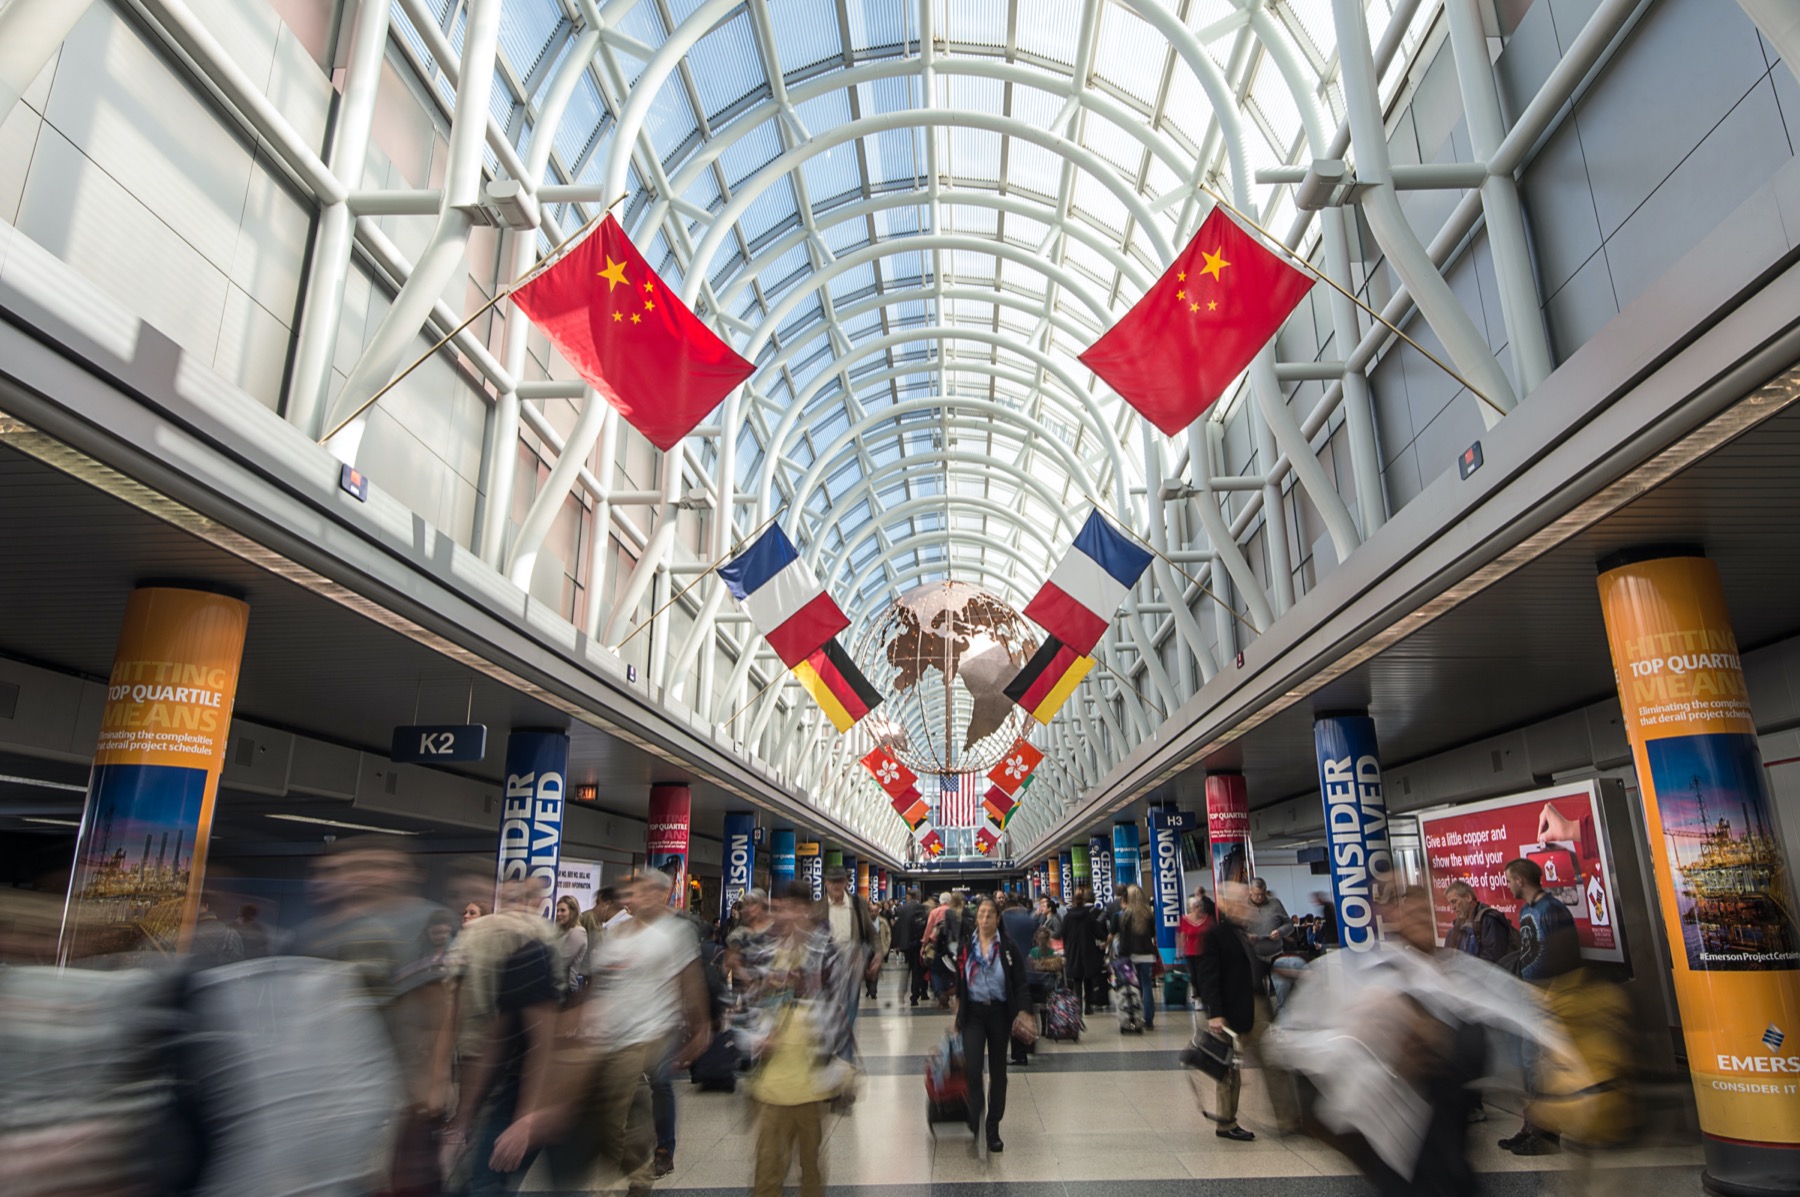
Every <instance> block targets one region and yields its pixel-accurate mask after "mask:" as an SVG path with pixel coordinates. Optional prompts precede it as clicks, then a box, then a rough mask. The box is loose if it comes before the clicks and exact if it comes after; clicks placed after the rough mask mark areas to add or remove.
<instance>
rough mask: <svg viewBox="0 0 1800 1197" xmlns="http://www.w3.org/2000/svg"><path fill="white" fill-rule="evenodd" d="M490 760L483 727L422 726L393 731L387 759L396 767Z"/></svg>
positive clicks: (464, 724)
mask: <svg viewBox="0 0 1800 1197" xmlns="http://www.w3.org/2000/svg"><path fill="white" fill-rule="evenodd" d="M486 756H487V725H486V724H484V723H421V724H415V725H413V726H410V727H396V728H395V729H394V743H393V746H392V751H390V752H389V753H388V759H389V760H391V761H393V762H394V763H395V764H397V765H438V764H449V763H453V762H457V761H462V762H473V761H479V760H482V759H483V758H485V757H486Z"/></svg>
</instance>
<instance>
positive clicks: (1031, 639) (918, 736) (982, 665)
mask: <svg viewBox="0 0 1800 1197" xmlns="http://www.w3.org/2000/svg"><path fill="white" fill-rule="evenodd" d="M1037 647H1038V641H1037V635H1036V633H1035V632H1034V631H1033V630H1032V628H1031V625H1030V624H1028V623H1026V622H1025V619H1024V617H1023V616H1021V615H1020V614H1019V613H1018V612H1017V611H1014V610H1013V609H1012V607H1011V606H1009V605H1008V604H1007V603H1006V602H1005V601H1003V600H1001V599H999V598H996V597H995V596H994V595H992V594H989V593H988V592H987V591H985V590H982V589H981V588H979V587H977V586H971V585H969V584H968V583H967V582H952V581H945V582H932V583H929V584H927V585H925V586H920V587H917V588H916V589H913V590H910V591H908V592H907V593H906V594H903V595H901V596H900V597H899V598H897V599H895V600H893V602H891V603H890V604H888V606H887V608H886V609H885V610H884V611H882V612H881V613H880V614H878V615H877V616H876V618H875V619H874V620H873V621H871V623H870V624H869V625H868V626H867V627H866V628H865V630H864V632H863V634H862V635H861V636H859V637H858V638H857V642H856V646H855V649H854V655H855V657H856V661H857V665H858V666H859V667H860V668H861V669H862V671H863V673H864V674H865V675H866V676H867V677H868V679H869V680H870V681H871V682H873V683H874V684H875V685H876V687H877V688H879V689H880V690H881V691H882V693H883V694H885V695H886V696H887V701H886V702H884V703H883V704H882V705H881V706H880V707H879V708H877V709H876V711H875V713H874V714H873V715H871V716H870V718H869V721H868V727H869V730H870V731H872V732H873V733H874V735H875V739H876V740H877V742H879V743H881V744H884V745H886V746H887V747H888V748H889V749H891V750H892V751H893V753H894V755H895V756H897V757H899V758H900V760H902V761H903V762H905V763H906V765H907V767H908V768H910V769H912V770H913V772H915V773H920V774H929V773H939V774H942V773H973V772H983V773H985V772H986V771H987V770H989V769H991V768H993V767H994V766H995V765H996V764H998V763H999V762H1000V758H1001V756H1002V755H1003V754H1004V753H1005V752H1006V750H1007V749H1009V748H1011V747H1012V746H1013V743H1014V741H1015V740H1016V739H1017V738H1018V736H1019V734H1020V732H1021V730H1022V729H1023V727H1024V721H1025V719H1026V715H1025V713H1024V712H1023V711H1021V710H1020V709H1019V708H1018V707H1017V706H1016V705H1015V704H1014V703H1013V701H1012V700H1011V699H1009V698H1007V697H1006V694H1005V689H1006V685H1007V683H1008V682H1010V681H1012V679H1013V675H1014V674H1016V673H1018V671H1019V668H1020V667H1021V666H1022V665H1024V664H1025V663H1026V662H1027V661H1029V660H1030V659H1031V654H1032V653H1034V652H1036V651H1037Z"/></svg>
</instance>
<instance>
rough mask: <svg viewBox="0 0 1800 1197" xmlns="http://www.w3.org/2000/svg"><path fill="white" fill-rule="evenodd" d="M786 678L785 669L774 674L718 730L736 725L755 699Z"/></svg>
mask: <svg viewBox="0 0 1800 1197" xmlns="http://www.w3.org/2000/svg"><path fill="white" fill-rule="evenodd" d="M787 677H788V670H787V669H785V668H783V669H781V670H779V671H778V672H777V673H776V674H775V676H774V677H772V678H770V679H769V681H768V684H766V685H765V686H763V688H762V689H760V690H758V691H757V692H756V693H755V694H752V695H751V696H750V701H749V702H747V703H745V704H744V705H743V706H741V707H739V708H738V709H737V714H736V715H733V716H732V717H731V718H729V719H727V720H726V721H725V722H723V723H721V724H719V730H720V731H724V730H725V729H726V728H728V727H730V726H731V725H732V724H734V723H736V722H737V721H738V716H739V715H742V714H743V713H744V712H745V711H747V710H749V709H750V708H751V707H753V706H755V705H756V700H757V699H759V698H761V697H762V696H763V695H765V694H767V693H768V692H769V691H770V690H771V689H773V688H774V687H775V685H776V683H777V682H781V681H785V680H786V679H787Z"/></svg>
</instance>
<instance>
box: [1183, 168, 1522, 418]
mask: <svg viewBox="0 0 1800 1197" xmlns="http://www.w3.org/2000/svg"><path fill="white" fill-rule="evenodd" d="M1194 186H1195V189H1196V190H1198V191H1204V192H1205V193H1206V194H1207V195H1209V196H1211V197H1212V200H1213V202H1214V203H1216V204H1218V205H1219V207H1221V208H1223V209H1225V210H1226V211H1227V212H1229V213H1231V214H1232V215H1233V216H1235V217H1237V218H1238V219H1239V220H1241V221H1243V222H1244V223H1245V224H1247V225H1249V226H1250V227H1251V228H1253V229H1255V230H1256V231H1257V232H1259V233H1261V234H1262V235H1263V237H1264V238H1265V239H1266V240H1267V241H1268V242H1269V244H1271V245H1273V246H1274V247H1275V248H1276V249H1278V250H1280V251H1281V252H1282V254H1284V255H1285V256H1287V257H1289V258H1292V259H1293V260H1294V261H1295V262H1296V263H1297V264H1299V265H1300V266H1301V267H1303V268H1304V269H1305V270H1306V272H1307V273H1308V274H1311V275H1313V276H1314V277H1316V278H1317V279H1318V280H1319V281H1320V282H1322V283H1324V284H1325V285H1326V286H1327V287H1330V288H1331V289H1332V290H1333V291H1336V292H1337V293H1338V294H1339V295H1342V296H1343V297H1344V298H1345V299H1348V300H1349V301H1350V302H1351V303H1353V304H1355V305H1356V306H1357V307H1359V308H1361V309H1362V310H1363V311H1365V312H1367V313H1368V314H1369V318H1370V319H1371V320H1373V321H1375V323H1377V324H1379V325H1381V326H1382V327H1383V328H1385V329H1387V330H1388V331H1389V332H1391V333H1393V334H1394V335H1395V336H1396V337H1399V338H1400V339H1401V340H1402V341H1405V342H1406V343H1407V344H1408V345H1411V346H1412V347H1413V348H1414V349H1417V350H1418V351H1419V352H1420V353H1422V354H1424V355H1425V358H1426V360H1427V361H1429V362H1430V363H1431V364H1432V365H1434V366H1436V367H1437V368H1438V369H1440V370H1442V371H1443V372H1444V373H1446V374H1448V375H1449V376H1450V377H1451V378H1454V379H1455V380H1456V381H1457V382H1459V383H1461V384H1462V385H1463V386H1464V387H1467V388H1468V391H1469V394H1471V395H1473V396H1475V397H1476V398H1477V399H1479V400H1481V401H1482V402H1483V403H1485V404H1487V405H1488V406H1489V407H1491V408H1493V409H1494V410H1495V411H1497V412H1499V413H1500V414H1501V415H1505V414H1506V409H1505V408H1504V407H1501V406H1500V405H1499V404H1498V403H1495V402H1494V401H1493V400H1492V399H1489V398H1488V397H1487V396H1486V395H1484V394H1482V392H1481V390H1480V388H1478V387H1476V385H1475V384H1474V383H1472V382H1470V381H1469V380H1468V379H1466V378H1464V377H1463V376H1462V375H1461V374H1458V373H1457V372H1456V371H1455V370H1452V369H1451V368H1450V367H1449V366H1447V365H1445V364H1444V361H1443V359H1442V358H1440V357H1438V355H1437V354H1435V353H1433V352H1431V350H1429V349H1427V348H1425V346H1423V345H1421V344H1419V343H1418V342H1417V341H1415V340H1413V339H1412V338H1411V337H1409V336H1407V335H1406V333H1404V332H1403V331H1401V329H1400V328H1399V327H1398V326H1397V325H1395V324H1394V323H1393V322H1392V321H1390V320H1388V319H1387V318H1386V317H1384V316H1383V315H1382V314H1381V313H1380V312H1378V311H1376V310H1375V309H1374V308H1372V307H1370V306H1369V305H1368V304H1366V303H1364V302H1363V301H1362V300H1360V299H1358V298H1357V297H1356V295H1355V294H1354V293H1353V292H1351V291H1349V290H1347V289H1346V288H1345V287H1344V286H1343V285H1342V284H1340V283H1339V282H1338V281H1337V280H1336V279H1334V278H1332V277H1331V276H1330V275H1328V274H1326V273H1325V272H1324V271H1323V270H1320V269H1319V268H1318V267H1317V266H1314V265H1313V264H1312V263H1311V262H1309V261H1307V260H1306V258H1304V257H1303V256H1301V255H1300V254H1299V253H1297V252H1296V251H1294V250H1291V249H1289V248H1288V247H1287V245H1286V244H1284V243H1283V242H1282V240H1281V238H1279V237H1277V236H1276V235H1275V234H1274V233H1272V232H1270V231H1269V230H1268V229H1267V228H1265V227H1263V225H1262V224H1261V223H1260V222H1258V221H1257V220H1256V218H1255V217H1253V216H1250V215H1248V214H1247V213H1245V212H1244V211H1243V210H1241V209H1240V208H1238V207H1237V206H1236V205H1234V204H1233V203H1232V202H1231V201H1230V200H1228V199H1226V198H1225V197H1224V196H1222V195H1220V194H1219V193H1218V192H1216V191H1214V190H1213V189H1212V188H1211V187H1208V186H1207V185H1206V184H1205V183H1196V184H1195V185H1194Z"/></svg>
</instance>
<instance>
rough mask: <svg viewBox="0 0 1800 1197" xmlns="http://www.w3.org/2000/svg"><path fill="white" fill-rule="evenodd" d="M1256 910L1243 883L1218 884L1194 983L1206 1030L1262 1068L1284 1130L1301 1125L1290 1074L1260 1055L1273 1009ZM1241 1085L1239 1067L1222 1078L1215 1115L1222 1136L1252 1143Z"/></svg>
mask: <svg viewBox="0 0 1800 1197" xmlns="http://www.w3.org/2000/svg"><path fill="white" fill-rule="evenodd" d="M1128 909H1129V907H1128ZM1253 913H1254V908H1253V905H1252V902H1251V900H1250V897H1249V895H1248V894H1247V893H1246V892H1245V888H1244V886H1243V885H1242V884H1239V883H1237V882H1231V883H1228V884H1226V885H1222V886H1220V887H1219V901H1218V917H1216V918H1214V919H1213V922H1212V926H1211V927H1210V928H1208V930H1207V932H1206V934H1205V935H1204V936H1203V937H1202V939H1201V943H1200V953H1199V976H1198V977H1196V978H1195V981H1196V985H1197V989H1198V992H1199V998H1200V1007H1201V1009H1203V1010H1205V1011H1206V1013H1207V1015H1208V1016H1209V1017H1208V1018H1207V1024H1206V1025H1207V1028H1208V1029H1209V1030H1211V1031H1212V1032H1213V1033H1214V1034H1216V1035H1218V1034H1224V1033H1225V1032H1227V1031H1229V1032H1231V1034H1232V1035H1234V1036H1235V1037H1236V1043H1237V1050H1238V1052H1239V1053H1240V1054H1242V1055H1244V1056H1247V1057H1249V1058H1250V1060H1251V1061H1252V1062H1254V1063H1255V1064H1257V1065H1258V1066H1259V1074H1260V1075H1261V1076H1262V1078H1263V1080H1264V1083H1265V1084H1267V1085H1268V1087H1269V1103H1270V1104H1271V1105H1272V1106H1273V1107H1274V1110H1275V1122H1276V1126H1277V1129H1278V1130H1279V1131H1280V1132H1281V1133H1283V1134H1286V1133H1288V1132H1289V1131H1292V1130H1294V1129H1296V1128H1297V1127H1298V1125H1299V1121H1300V1120H1299V1113H1298V1105H1299V1103H1298V1101H1297V1099H1296V1098H1295V1095H1294V1090H1293V1081H1292V1078H1291V1077H1289V1076H1288V1075H1287V1073H1285V1072H1282V1071H1280V1070H1278V1069H1275V1068H1273V1067H1272V1066H1271V1065H1270V1063H1269V1062H1268V1061H1266V1060H1264V1059H1263V1058H1262V1038H1263V1035H1264V1033H1265V1032H1266V1031H1267V1030H1268V1029H1269V1022H1270V1019H1271V1018H1272V1017H1273V1011H1272V1010H1271V1008H1270V1006H1269V998H1268V996H1267V990H1266V989H1265V987H1264V977H1263V971H1264V967H1265V966H1264V962H1263V960H1262V957H1261V956H1259V955H1258V954H1257V951H1256V949H1255V948H1254V947H1253V946H1252V941H1251V939H1250V936H1249V933H1248V932H1247V931H1246V929H1245V927H1246V924H1249V923H1250V922H1251V919H1252V915H1253ZM1242 1084H1243V1074H1242V1073H1241V1071H1240V1070H1239V1069H1237V1068H1232V1069H1230V1070H1228V1071H1227V1072H1226V1074H1225V1075H1224V1077H1222V1078H1221V1079H1220V1080H1219V1082H1218V1103H1219V1112H1218V1113H1217V1114H1216V1115H1212V1117H1213V1118H1214V1120H1215V1121H1216V1122H1217V1123H1218V1132H1217V1133H1218V1136H1219V1138H1221V1139H1230V1140H1232V1141H1234V1142H1238V1143H1248V1142H1250V1141H1252V1140H1253V1139H1255V1138H1256V1135H1255V1134H1254V1133H1252V1132H1251V1131H1249V1130H1247V1129H1245V1128H1244V1127H1242V1126H1240V1125H1239V1124H1238V1120H1237V1114H1238V1098H1239V1096H1240V1092H1241V1087H1242Z"/></svg>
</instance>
